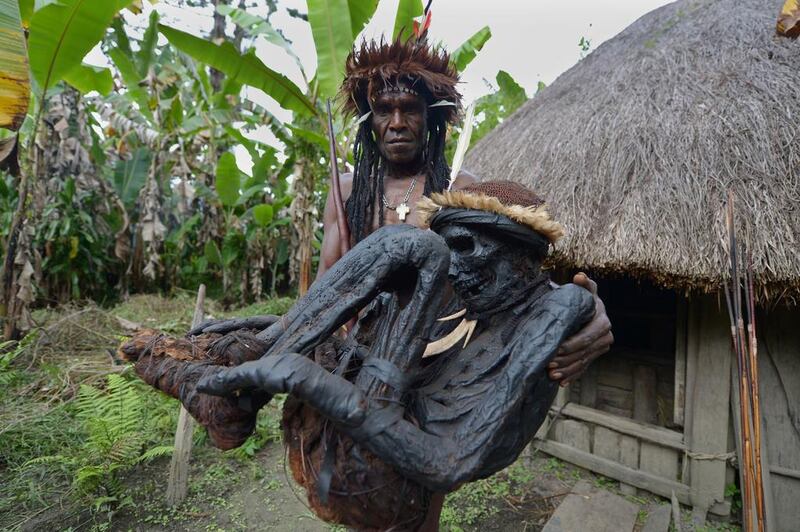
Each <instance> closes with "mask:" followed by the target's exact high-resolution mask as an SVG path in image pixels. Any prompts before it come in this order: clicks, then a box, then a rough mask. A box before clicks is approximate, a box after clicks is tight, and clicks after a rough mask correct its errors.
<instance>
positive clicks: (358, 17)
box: [347, 0, 378, 40]
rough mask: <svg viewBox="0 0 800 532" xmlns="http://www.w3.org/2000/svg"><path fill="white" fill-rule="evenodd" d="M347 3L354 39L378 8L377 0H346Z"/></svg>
mask: <svg viewBox="0 0 800 532" xmlns="http://www.w3.org/2000/svg"><path fill="white" fill-rule="evenodd" d="M347 5H348V7H349V8H350V25H351V26H352V29H353V40H355V39H356V37H358V34H359V33H361V30H363V29H364V26H366V25H367V23H368V22H369V21H370V19H371V18H372V15H374V14H375V10H376V9H378V0H347Z"/></svg>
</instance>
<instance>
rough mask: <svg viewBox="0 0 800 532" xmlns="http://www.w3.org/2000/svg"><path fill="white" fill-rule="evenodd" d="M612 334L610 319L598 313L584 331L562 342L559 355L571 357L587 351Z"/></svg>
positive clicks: (604, 314) (602, 313)
mask: <svg viewBox="0 0 800 532" xmlns="http://www.w3.org/2000/svg"><path fill="white" fill-rule="evenodd" d="M610 332H611V321H610V320H609V319H608V316H607V315H606V313H605V312H601V313H596V314H595V315H594V317H593V318H592V320H591V321H590V322H589V323H587V324H586V325H585V326H584V327H583V329H581V330H580V331H578V332H577V333H575V334H574V335H572V336H570V337H569V338H567V339H566V340H564V342H562V344H561V345H560V346H559V348H558V353H559V355H569V354H571V353H575V352H577V351H580V350H582V349H586V348H587V347H589V346H591V345H592V344H593V343H595V342H596V341H598V340H599V339H601V338H603V337H604V336H606V335H608V334H610ZM612 338H613V337H612Z"/></svg>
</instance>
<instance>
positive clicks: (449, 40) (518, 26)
mask: <svg viewBox="0 0 800 532" xmlns="http://www.w3.org/2000/svg"><path fill="white" fill-rule="evenodd" d="M397 3H398V0H380V3H379V6H378V10H377V12H376V13H375V16H374V17H373V19H372V21H371V22H370V24H369V25H368V26H367V27H366V28H365V30H364V32H363V34H362V35H364V36H366V37H380V36H381V35H382V34H389V35H391V32H392V29H393V27H394V16H395V12H396V10H397ZM667 3H669V1H666V0H571V1H565V0H434V2H433V7H432V11H433V20H432V24H431V30H430V34H429V35H430V39H432V40H433V41H439V42H442V43H443V44H444V45H445V46H446V47H447V48H448V49H451V50H453V49H455V48H456V47H458V46H459V45H461V44H462V43H463V42H464V41H465V40H467V39H468V38H469V37H470V36H471V35H472V34H474V33H475V32H476V31H478V30H479V29H481V28H482V27H483V26H486V25H488V26H489V27H490V28H491V30H492V38H491V39H490V40H489V42H488V43H486V46H485V47H484V48H483V50H482V51H481V52H480V53H479V54H478V56H477V58H476V59H475V60H474V61H473V62H472V63H471V64H470V65H469V67H468V68H467V70H466V72H465V73H464V75H463V76H462V81H463V83H462V85H461V92H462V94H464V97H465V102H466V103H469V102H471V101H472V100H474V99H476V98H478V97H480V96H481V95H483V94H486V93H487V92H489V91H490V88H489V86H487V84H486V82H485V81H484V80H488V81H489V82H492V83H493V82H494V78H495V76H496V74H497V71H498V70H505V71H507V72H509V73H510V74H511V75H512V76H513V77H514V79H516V80H517V82H518V83H520V84H521V85H522V86H523V87H525V89H526V90H527V92H528V94H529V95H530V94H533V92H535V90H536V86H537V84H538V82H539V81H543V82H545V83H547V84H550V83H551V82H552V81H553V80H555V79H556V78H557V77H558V75H559V74H561V73H562V72H564V71H565V70H567V69H568V68H570V67H571V66H572V65H574V64H575V63H576V62H577V61H578V60H580V58H581V53H582V52H581V50H580V48H579V47H578V41H579V40H580V39H581V37H585V38H586V39H588V40H589V41H590V43H591V49H590V51H591V50H594V49H596V48H597V46H599V45H600V44H601V43H602V42H603V41H605V40H607V39H609V38H611V37H613V36H614V35H616V34H617V33H619V32H620V31H622V30H623V29H624V28H625V27H626V26H628V25H629V24H631V23H632V22H633V21H635V20H636V19H638V18H639V17H641V16H642V15H644V14H645V13H647V12H649V11H651V10H653V9H656V8H657V7H659V6H662V5H665V4H667ZM144 6H145V12H144V13H142V14H141V15H140V16H139V17H136V19H137V21H136V22H137V23H138V24H141V25H142V26H144V25H146V21H147V15H148V13H149V11H150V10H151V9H153V8H152V7H150V5H149V4H148V2H144ZM286 7H289V8H295V9H298V10H300V11H302V12H305V11H306V10H307V8H306V2H305V0H279V8H280V9H279V11H278V12H277V13H276V14H275V15H274V16H273V18H272V22H273V24H274V25H275V26H276V27H278V28H280V29H281V30H283V31H284V33H285V34H286V36H287V38H289V39H290V40H291V41H292V42H293V46H294V49H295V52H296V53H297V55H298V56H299V57H300V59H301V61H302V63H303V65H306V67H305V68H306V69H308V70H309V72H307V74H308V76H309V78H310V77H311V76H312V75H313V70H314V68H315V65H316V53H315V51H314V43H313V40H312V37H311V29H310V27H309V26H308V24H306V23H304V22H302V21H299V20H297V19H295V18H292V17H290V16H289V15H288V14H287V13H286V10H285V8H286ZM155 9H157V10H158V11H159V13H160V14H161V15H162V19H163V21H164V22H165V23H166V24H168V25H171V26H174V27H176V28H179V29H182V30H184V31H188V32H190V33H194V34H197V35H207V34H208V32H209V31H210V30H211V26H212V18H211V11H210V10H208V9H207V10H199V9H192V8H177V7H173V6H170V5H168V4H166V3H165V2H159V3H157V4H156V5H155ZM249 10H250V11H252V12H253V13H254V14H265V12H266V10H265V9H264V8H261V9H259V8H253V9H249ZM128 18H131V17H128ZM162 39H163V37H162ZM256 50H257V54H258V56H259V57H260V58H261V59H262V60H263V61H264V63H265V64H267V65H268V66H270V67H271V68H273V69H275V70H278V71H280V72H282V73H285V74H286V75H287V76H288V77H289V78H290V79H292V80H293V81H294V82H295V83H297V84H298V85H300V86H301V87H303V85H302V77H301V76H300V73H299V71H298V69H297V66H296V65H295V63H294V61H293V60H292V59H291V58H290V57H289V56H288V55H287V54H286V53H285V52H284V51H283V50H282V49H281V48H279V47H277V46H274V45H272V44H269V43H267V42H265V41H264V40H263V39H260V40H259V41H257V43H256ZM303 88H304V87H303ZM246 96H247V97H249V98H252V99H253V100H254V101H256V102H258V103H260V104H262V105H265V106H266V107H268V108H269V109H271V110H274V111H275V112H276V114H277V115H278V117H279V118H281V119H284V120H285V119H288V118H289V113H288V112H283V111H282V110H280V109H279V108H277V106H276V105H275V104H274V102H272V101H271V100H270V99H269V98H268V97H267V96H266V95H264V94H263V93H261V91H258V90H254V89H248V90H247V91H246ZM264 129H265V131H261V132H259V133H258V135H257V137H258V138H259V140H264V141H267V142H271V141H272V140H273V139H272V138H270V137H271V134H270V133H268V132H267V131H266V128H264ZM239 151H242V152H243V150H237V159H239V160H240V161H241V162H242V163H243V164H242V166H243V167H244V168H243V169H246V168H247V167H248V166H249V164H247V162H246V161H242V160H241V159H242V156H243V153H238V152H239Z"/></svg>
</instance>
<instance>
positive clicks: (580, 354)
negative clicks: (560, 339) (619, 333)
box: [547, 332, 614, 368]
mask: <svg viewBox="0 0 800 532" xmlns="http://www.w3.org/2000/svg"><path fill="white" fill-rule="evenodd" d="M613 343H614V335H613V334H611V332H607V333H606V334H604V335H603V336H601V337H600V338H598V339H597V340H593V341H592V342H590V343H589V344H588V345H587V346H586V347H584V348H582V349H578V350H577V351H573V352H570V353H562V354H560V355H556V356H555V357H554V358H553V360H551V361H550V363H549V364H548V365H547V367H548V368H563V367H566V366H569V365H570V364H572V363H574V362H576V361H578V360H581V359H582V358H586V357H588V356H589V355H590V354H593V353H594V352H597V353H598V354H597V356H600V355H602V354H603V353H607V352H608V350H609V349H611V345H612V344H613Z"/></svg>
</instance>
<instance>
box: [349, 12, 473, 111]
mask: <svg viewBox="0 0 800 532" xmlns="http://www.w3.org/2000/svg"><path fill="white" fill-rule="evenodd" d="M425 29H427V27H426V26H425ZM399 82H403V83H406V84H408V86H409V87H410V88H412V89H413V91H414V92H416V93H418V94H419V95H421V96H422V97H424V98H425V99H426V100H427V101H428V106H429V109H430V112H437V113H441V114H442V116H443V118H444V119H445V121H446V122H448V123H455V122H456V121H457V119H458V112H459V110H460V108H461V95H460V94H459V93H458V91H457V90H456V84H457V83H458V72H457V71H456V68H455V66H454V65H453V64H452V63H451V62H450V55H449V54H448V53H447V52H446V51H445V50H444V49H442V48H440V47H431V46H429V45H428V43H427V40H426V39H425V38H424V36H423V38H421V39H419V38H411V39H408V40H402V38H401V37H398V38H397V39H395V40H394V41H392V42H386V41H385V40H383V39H381V40H380V41H375V40H371V41H366V40H364V41H362V42H361V45H360V46H356V47H354V48H353V51H352V52H351V53H350V55H349V56H348V57H347V62H346V64H345V78H344V82H343V83H342V87H341V89H340V91H339V92H340V97H341V100H342V107H343V110H344V112H345V114H348V115H350V116H362V115H365V114H366V113H368V112H369V111H370V109H371V107H370V102H371V101H373V100H374V99H375V97H376V96H377V94H378V92H379V91H382V90H385V89H386V87H396V86H397V85H398V83H399Z"/></svg>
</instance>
